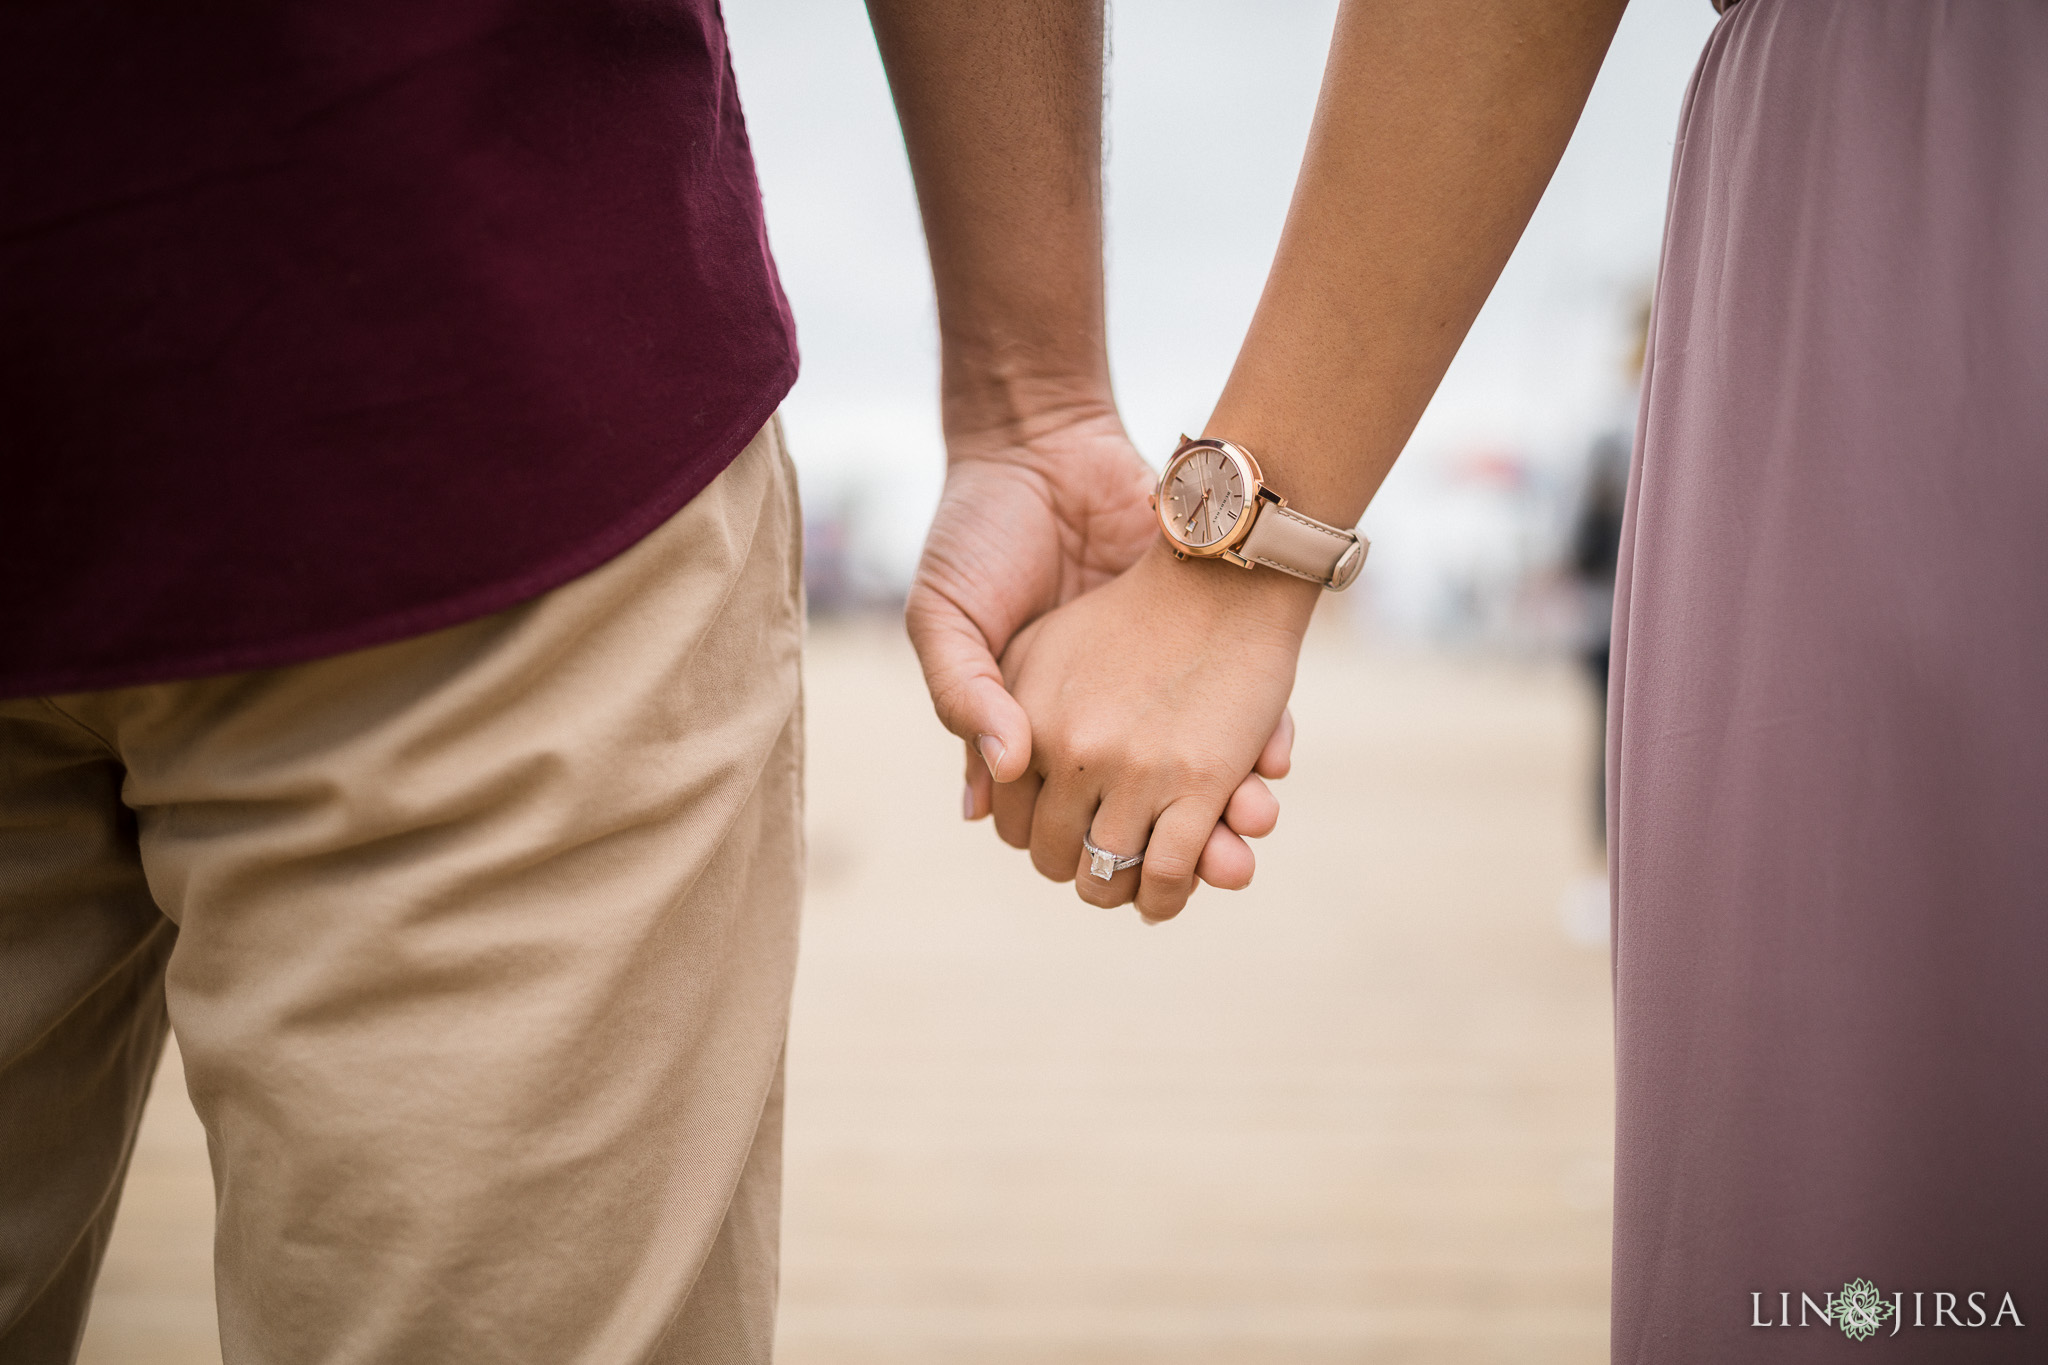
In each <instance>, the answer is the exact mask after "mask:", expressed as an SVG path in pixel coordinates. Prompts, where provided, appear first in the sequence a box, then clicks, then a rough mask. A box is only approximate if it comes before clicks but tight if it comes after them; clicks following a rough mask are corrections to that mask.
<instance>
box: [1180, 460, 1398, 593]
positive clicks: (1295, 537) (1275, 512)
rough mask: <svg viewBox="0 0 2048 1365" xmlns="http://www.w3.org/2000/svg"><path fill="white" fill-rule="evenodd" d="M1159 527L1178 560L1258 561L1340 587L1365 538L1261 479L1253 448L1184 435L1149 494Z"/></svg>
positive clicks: (1353, 574) (1247, 564)
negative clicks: (1310, 512)
mask: <svg viewBox="0 0 2048 1365" xmlns="http://www.w3.org/2000/svg"><path fill="white" fill-rule="evenodd" d="M1152 509H1153V511H1155V512H1157V513H1158V514H1159V529H1160V530H1162V531H1164V532H1165V533H1166V541H1167V544H1169V545H1171V546H1172V547H1173V554H1174V558H1176V559H1220V560H1223V561H1224V562H1225V563H1229V564H1235V565H1237V566H1238V567H1239V568H1241V569H1249V568H1251V567H1252V566H1254V565H1257V564H1263V565H1265V566H1266V567H1267V568H1269V569H1278V570H1280V572H1282V573H1291V574H1293V575H1294V576H1295V577H1296V578H1306V579H1308V580H1309V581H1310V582H1311V583H1320V584H1322V585H1323V586H1324V587H1326V588H1329V589H1330V590H1331V591H1333V592H1341V591H1342V590H1343V589H1345V588H1348V587H1350V586H1351V584H1352V583H1353V582H1354V581H1356V580H1357V578H1358V571H1359V570H1360V569H1361V568H1363V567H1365V554H1366V551H1367V550H1369V549H1371V548H1372V547H1371V544H1370V542H1368V541H1367V540H1366V539H1365V537H1363V536H1361V535H1359V534H1358V532H1356V531H1342V530H1339V529H1338V528H1336V527H1335V526H1326V525H1324V524H1323V523H1322V522H1320V521H1317V520H1316V519H1315V518H1313V517H1305V516H1303V515H1302V514H1301V513H1299V512H1297V511H1295V510H1294V509H1293V508H1292V507H1289V506H1288V505H1287V499H1285V498H1283V497H1281V496H1280V495H1279V494H1278V493H1275V492H1274V491H1273V490H1272V489H1270V488H1268V487H1267V486H1266V480H1265V477H1264V476H1263V475H1262V474H1260V473H1259V465H1258V461H1256V460H1254V459H1253V458H1252V453H1251V451H1249V450H1247V449H1245V448H1244V447H1243V446H1241V445H1237V444H1234V443H1233V442H1230V441H1218V440H1211V439H1208V438H1206V437H1205V438H1204V439H1202V440H1199V441H1197V440H1191V439H1190V438H1189V437H1187V436H1185V435H1183V436H1182V437H1181V438H1180V445H1179V446H1177V447H1176V448H1175V449H1174V452H1173V457H1172V458H1171V459H1169V460H1168V461H1167V462H1166V472H1165V473H1163V474H1161V475H1160V476H1159V488H1158V490H1157V491H1156V492H1154V493H1153V494H1152Z"/></svg>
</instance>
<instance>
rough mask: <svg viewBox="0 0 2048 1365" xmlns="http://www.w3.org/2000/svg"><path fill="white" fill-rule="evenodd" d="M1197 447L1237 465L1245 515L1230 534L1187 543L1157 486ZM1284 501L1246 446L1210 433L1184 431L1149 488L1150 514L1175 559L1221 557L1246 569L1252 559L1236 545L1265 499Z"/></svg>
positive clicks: (1242, 540) (1171, 475)
mask: <svg viewBox="0 0 2048 1365" xmlns="http://www.w3.org/2000/svg"><path fill="white" fill-rule="evenodd" d="M1198 450H1214V451H1217V452H1218V453H1220V454H1221V455H1222V456H1223V457H1224V458H1225V459H1227V460H1229V461H1230V462H1231V463H1232V464H1234V465H1236V466H1237V472H1238V474H1239V475H1240V476H1241V477H1242V478H1243V479H1244V486H1245V490H1246V491H1245V498H1244V515H1243V516H1241V517H1239V518H1238V519H1237V524H1236V525H1235V526H1233V527H1231V528H1230V534H1229V535H1227V536H1225V537H1223V539H1221V540H1219V541H1217V542H1216V543H1214V544H1213V545H1194V544H1190V543H1189V542H1188V541H1186V540H1185V539H1183V538H1182V537H1181V536H1180V535H1178V534H1176V533H1175V531H1174V527H1173V519H1172V518H1171V517H1169V516H1167V515H1166V509H1165V508H1164V507H1162V506H1161V505H1160V501H1159V490H1160V489H1162V488H1165V487H1166V485H1167V481H1168V480H1169V479H1171V478H1172V477H1173V471H1174V469H1175V467H1176V466H1178V465H1179V464H1180V463H1181V462H1182V461H1183V460H1185V459H1186V458H1187V457H1188V456H1190V455H1192V454H1193V453H1194V452H1196V451H1198ZM1285 501H1286V500H1285V499H1284V498H1282V497H1280V495H1279V494H1277V493H1275V492H1273V491H1272V490H1271V489H1269V488H1267V487H1266V478H1265V475H1263V474H1261V473H1260V472H1259V462H1258V461H1257V460H1255V459H1253V458H1252V453H1251V452H1250V451H1249V450H1246V449H1245V448H1244V447H1243V446H1241V445H1237V444H1235V443H1233V442H1230V441H1221V440H1216V439H1214V438H1212V437H1203V438H1202V439H1200V440H1196V439H1194V438H1193V437H1191V436H1188V435H1187V434H1185V433H1183V434H1182V435H1181V438H1180V444H1179V445H1177V446H1175V447H1174V448H1173V454H1172V455H1170V456H1168V457H1167V461H1166V468H1165V469H1163V470H1161V471H1160V474H1159V482H1158V484H1157V486H1155V487H1154V488H1153V490H1152V515H1153V516H1154V517H1155V518H1156V519H1157V520H1158V522H1159V530H1160V532H1161V533H1162V534H1163V535H1164V536H1165V537H1166V543H1167V544H1168V545H1170V546H1172V547H1173V553H1174V557H1175V558H1176V559H1220V560H1223V561H1224V562H1225V563H1229V564H1235V565H1237V567H1238V568H1240V569H1249V568H1251V567H1252V562H1251V561H1250V560H1249V559H1246V558H1245V557H1244V556H1243V555H1240V554H1239V553H1237V547H1238V546H1240V545H1242V544H1244V542H1245V538H1246V537H1248V536H1250V535H1251V533H1252V524H1253V523H1254V522H1256V521H1257V520H1258V519H1259V513H1260V510H1261V509H1262V508H1263V506H1264V505H1265V504H1266V503H1269V502H1271V503H1281V504H1284V503H1285Z"/></svg>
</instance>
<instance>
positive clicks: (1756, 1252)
mask: <svg viewBox="0 0 2048 1365" xmlns="http://www.w3.org/2000/svg"><path fill="white" fill-rule="evenodd" d="M1658 2H1659V3H1662V2H1664V0H1658ZM1614 640H1615V646H1614V663H1613V670H1614V671H1613V704H1612V707H1611V713H1610V719H1609V724H1610V727H1611V728H1610V734H1609V754H1610V758H1609V763H1610V771H1609V791H1610V793H1611V794H1612V795H1611V797H1610V803H1611V804H1610V810H1609V820H1610V827H1611V829H1612V830H1613V832H1614V833H1613V841H1612V848H1613V865H1614V887H1615V902H1614V903H1615V936H1614V972H1615V995H1616V1028H1617V1069H1618V1077H1617V1083H1618V1133H1617V1168H1616V1176H1615V1244H1614V1335H1613V1358H1614V1359H1615V1360H1616V1361H1618V1362H1630V1363H1631V1365H1634V1363H1635V1362H1642V1363H1643V1365H1686V1363H1690V1362H1699V1363H1700V1365H1708V1363H1709V1362H1711V1363H1712V1365H1727V1363H1728V1362H1736V1361H1781V1360H1784V1361H1791V1360H1797V1361H1807V1360H1836V1359H1840V1360H1845V1361H1864V1362H1869V1361H1877V1360H1880V1359H1882V1360H1891V1361H1902V1362H1903V1361H1911V1362H1915V1363H1916V1365H1917V1363H1918V1362H1924V1361H1943V1360H1950V1359H1955V1360H1969V1361H1973V1362H1983V1361H2021V1360H2025V1361H2037V1362H2038V1361H2048V0H1952V2H1951V3H1941V0H1743V3H1741V4H1740V5H1737V6H1735V7H1734V8H1732V9H1730V10H1729V11H1728V13H1727V14H1726V15H1725V16H1724V17H1723V18H1722V20H1721V22H1720V25H1719V27H1718V28H1717V29H1716V31H1715V32H1714V35H1713V37H1712V39H1711V41H1710V42H1709V44H1708V46H1707V50H1706V53H1705V55H1704V56H1703V58H1702V59H1701V62H1700V65H1699V69H1698V71H1697V74H1696V75H1695V77H1694V81H1693V86H1692V89H1691V91H1690V93H1689V94H1688V96H1687V99H1686V104H1685V109H1684V113H1683V115H1682V123H1681V126H1680V132H1679V139H1678V145H1677V157H1676V164H1675V167H1674V170H1673V178H1672V190H1671V208H1670V219H1669V226H1668V228H1667V237H1666V242H1665V251H1664V261H1663V265H1662V268H1661V273H1660V277H1659V284H1658V293H1657V305H1656V312H1655V317H1654V319H1653V322H1652V339H1651V353H1650V361H1649V366H1648V371H1647V380H1646V385H1645V394H1644V400H1643V409H1642V419H1641V427H1640V430H1639V433H1638V439H1637V443H1636V457H1635V467H1634V469H1633V471H1632V474H1631V478H1630V491H1629V511H1628V515H1627V523H1626V526H1625V529H1624V532H1623V548H1622V559H1621V565H1620V584H1619V592H1618V597H1617V601H1616V607H1615V634H1614ZM1855 1279H1862V1280H1866V1281H1868V1282H1869V1283H1871V1284H1873V1285H1874V1286H1875V1287H1876V1289H1877V1290H1878V1292H1879V1294H1880V1295H1881V1296H1882V1298H1883V1300H1884V1302H1886V1303H1887V1304H1889V1303H1890V1302H1892V1296H1893V1295H1894V1294H1895V1293H1897V1294H1903V1295H1904V1298H1903V1300H1901V1301H1900V1302H1901V1308H1902V1311H1903V1317H1904V1326H1903V1328H1901V1329H1900V1330H1899V1332H1898V1335H1897V1336H1893V1335H1892V1330H1893V1326H1894V1321H1895V1319H1886V1320H1884V1321H1883V1322H1882V1324H1881V1326H1880V1328H1879V1335H1878V1336H1877V1337H1875V1338H1874V1339H1870V1340H1857V1339H1853V1338H1851V1337H1850V1336H1848V1335H1845V1334H1844V1333H1843V1332H1842V1331H1840V1330H1837V1329H1836V1328H1833V1327H1829V1326H1825V1325H1823V1324H1821V1322H1820V1321H1819V1319H1818V1318H1817V1316H1816V1315H1815V1314H1814V1313H1813V1312H1812V1311H1811V1310H1808V1313H1807V1318H1808V1323H1809V1325H1808V1326H1806V1327H1804V1328H1802V1327H1800V1326H1799V1325H1798V1322H1799V1314H1800V1310H1801V1297H1800V1296H1801V1293H1802V1292H1804V1293H1805V1294H1807V1295H1809V1296H1810V1297H1811V1299H1812V1300H1813V1303H1814V1304H1815V1305H1817V1306H1825V1305H1826V1302H1827V1300H1826V1297H1825V1295H1826V1294H1827V1293H1828V1292H1834V1293H1836V1294H1840V1293H1841V1291H1842V1289H1843V1287H1844V1285H1845V1284H1847V1283H1848V1282H1849V1281H1851V1280H1855ZM1972 1291H1983V1293H1984V1295H1985V1297H1984V1298H1982V1299H1980V1300H1979V1301H1978V1303H1979V1304H1980V1305H1981V1306H1982V1308H1983V1310H1984V1315H1985V1323H1984V1325H1983V1326H1981V1327H1972V1326H1969V1325H1968V1324H1969V1323H1970V1322H1971V1320H1972V1319H1973V1318H1974V1317H1975V1316H1976V1314H1975V1313H1974V1312H1973V1310H1972V1308H1971V1304H1970V1300H1969V1299H1968V1297H1967V1296H1968V1294H1969V1293H1970V1292H1972ZM1788 1293H1789V1306H1790V1310H1791V1312H1790V1318H1791V1321H1792V1325H1791V1326H1789V1327H1782V1326H1776V1325H1773V1326H1771V1327H1767V1328H1763V1327H1756V1326H1753V1325H1752V1323H1753V1321H1755V1320H1756V1318H1757V1316H1758V1314H1759V1309H1760V1310H1761V1316H1762V1317H1763V1318H1764V1319H1765V1320H1767V1321H1769V1322H1771V1323H1773V1324H1776V1323H1777V1322H1778V1321H1779V1320H1780V1318H1781V1316H1784V1314H1783V1313H1782V1312H1781V1307H1782V1305H1783V1304H1785V1303H1786V1302H1787V1301H1786V1300H1781V1298H1780V1295H1781V1294H1788ZM1916 1293H1918V1294H1920V1295H1921V1296H1922V1297H1921V1298H1920V1299H1919V1300H1918V1301H1917V1309H1918V1312H1919V1314H1920V1317H1921V1321H1922V1323H1923V1324H1924V1325H1922V1326H1919V1327H1916V1326H1914V1321H1913V1320H1914V1315H1915V1312H1916V1300H1915V1297H1914V1296H1915V1294H1916ZM1937 1293H1950V1294H1956V1295H1958V1296H1959V1297H1958V1299H1957V1300H1956V1301H1955V1308H1954V1310H1953V1312H1952V1316H1953V1317H1954V1318H1955V1320H1956V1322H1960V1323H1962V1324H1964V1325H1962V1326H1957V1325H1955V1324H1954V1323H1951V1322H1949V1321H1943V1322H1942V1324H1941V1326H1940V1327H1939V1328H1937V1327H1935V1326H1933V1325H1932V1319H1933V1318H1934V1316H1935V1310H1936V1309H1937V1308H1938V1307H1940V1306H1941V1304H1940V1301H1939V1300H1937V1299H1936V1298H1935V1297H1934V1296H1935V1295H1936V1294H1937ZM2006 1294H2010V1295H2012V1298H2013V1307H2014V1310H2015V1311H2016V1313H2017V1314H2018V1316H2019V1318H2020V1319H2021V1321H2022V1322H2023V1323H2024V1326H2023V1327H2014V1326H2013V1325H2012V1322H2011V1319H2010V1318H2009V1317H2008V1318H2007V1319H2006V1320H2005V1321H2004V1322H2002V1323H2000V1324H1999V1325H1996V1326H1994V1325H1992V1323H1991V1321H1990V1319H1991V1316H1992V1315H1993V1314H1996V1313H1998V1311H1999V1310H2000V1308H2001V1307H2003V1296H2004V1295H2006ZM1752 1295H1761V1298H1752Z"/></svg>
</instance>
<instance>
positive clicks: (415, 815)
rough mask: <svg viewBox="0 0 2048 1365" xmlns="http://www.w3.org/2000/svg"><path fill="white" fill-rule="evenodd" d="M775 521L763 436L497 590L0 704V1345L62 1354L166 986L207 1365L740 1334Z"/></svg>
mask: <svg viewBox="0 0 2048 1365" xmlns="http://www.w3.org/2000/svg"><path fill="white" fill-rule="evenodd" d="M798 543H799V531H798V513H797V506H796V490H795V482H794V477H793V475H792V473H791V471H790V468H789V465H788V461H787V459H786V457H785V456H784V454H783V451H782V448H781V443H780V439H779V435H778V430H777V427H776V425H775V424H774V423H771V424H770V426H769V428H768V429H766V430H764V431H763V432H762V433H761V435H760V436H758V437H757V438H756V439H755V440H754V442H753V443H752V444H751V445H749V446H748V447H747V449H746V451H745V452H744V453H743V454H742V455H741V456H740V458H739V460H738V461H737V462H736V463H735V464H734V465H733V466H732V467H731V468H730V469H729V470H728V471H727V472H726V473H725V474H724V475H722V476H721V477H720V478H719V479H718V480H717V481H716V482H714V483H713V484H712V486H711V487H710V488H709V489H708V490H706V491H705V492H704V493H703V494H701V495H700V496H699V497H698V498H697V499H696V500H695V501H694V502H692V503H691V504H690V505H689V506H688V507H687V508H685V509H684V510H683V511H682V512H681V513H679V514H678V515H677V516H676V517H675V518H673V519H672V520H671V521H669V522H668V523H667V524H666V525H665V526H663V527H662V528H661V529H659V530H657V531H656V532H654V533H653V534H652V535H650V536H649V537H648V538H647V539H646V540H644V541H643V542H641V543H640V544H639V545H637V546H635V547H634V548H633V549H631V550H629V551H627V552H626V553H625V554H623V555H621V556H620V557H619V558H617V559H615V560H613V561H612V562H611V563H609V564H607V565H605V566H604V567H602V568H600V569H598V570H596V571H594V572H592V573H590V574H588V575H586V576H585V577H583V578H580V579H578V580H576V581H575V582H573V583H570V584H568V585H566V586H564V587H562V588H559V589H557V590H555V591H554V592H551V593H548V594H547V595H546V596H544V597H541V598H539V599H537V600H535V601H533V602H529V603H527V604H525V605H523V606H520V607H517V608H514V609H512V610H510V611H506V612H502V613H500V614H498V615H495V616H491V617H488V618H486V619H484V620H480V621H476V622H472V623H470V624H468V625H464V626H459V627H456V628H454V629H451V630H444V631H440V632H437V633H435V634H432V635H427V636H422V637H419V638H417V639H412V640H407V641H403V642H401V643H398V644H394V645H388V646H384V647H381V648H377V649H370V650H364V651H361V652H358V653H354V654H348V655H343V656H340V657H336V658H331V659H324V660H321V661H319V662H316V663H311V664H305V665H301V666H298V667H293V668H285V669H278V670H274V671H268V672H258V673H247V674H239V675H235V676H229V677H217V678H205V679H201V680H198V681H193V682H178V683H168V684H162V685H156V686H146V687H133V688H123V689H118V690H114V691H108V692H97V693H91V694H85V695H78V696H62V697H45V698H30V699H25V700H13V701H0V1361H6V1362H9V1363H10V1365H13V1363H15V1362H41V1361H59V1362H61V1361H66V1360H69V1359H70V1358H71V1357H72V1355H73V1354H74V1352H75V1351H76V1348H77V1342H78V1338H79V1334H80V1331H81V1329H82V1325H83V1320H84V1317H85V1313H86V1308H87V1304H88V1301H89V1298H90V1295H91V1291H92V1282H93V1277H94V1274H95V1272H96V1271H97V1269H98V1265H99V1260H100V1256H101V1252H102V1251H103V1249H104V1247H105V1245H106V1241H107V1235H108V1232H109V1229H110V1227H111V1225H112V1223H113V1218H114V1209H115V1204H116V1201H117V1199H118V1197H119V1194H120V1186H121V1179H122V1176H123V1173H124V1171H125V1169H126V1166H127V1161H128V1154H129V1150H130V1146H131V1144H132V1142H133V1139H134V1134H135V1128H136V1122H137V1119H138V1117H139V1115H140V1112H141V1109H142V1102H143V1097H144V1094H145V1092H146V1091H147V1090H148V1087H149V1082H150V1076H151V1073H152V1071H153V1069H154V1068H155V1065H156V1062H157V1059H158V1056H159V1054H160V1051H161V1049H162V1046H163V1040H164V1030H165V1027H166V1021H167V1013H166V1007H168V1025H169V1027H171V1028H174V1029H176V1031H177V1036H178V1041H179V1045H180V1047H181V1049H182V1051H183V1054H184V1059H185V1072H186V1080H187V1082H188V1084H189V1086H190V1088H191V1092H192V1100H193V1103H194V1105H195V1106H196V1107H197V1109H198V1111H199V1116H200V1118H201V1119H202V1120H203V1121H204V1123H205V1125H206V1131H207V1136H208V1146H209V1148H210V1150H211V1153H212V1160H213V1174H214V1181H215V1185H216V1189H217V1193H218V1198H217V1207H218V1213H219V1218H218V1232H217V1239H216V1249H215V1260H216V1265H217V1269H218V1280H219V1293H220V1323H221V1340H222V1347H223V1354H224V1356H225V1358H226V1361H227V1362H228V1365H245V1363H248V1362H279V1363H280V1365H282V1363H284V1362H289V1363H290V1365H304V1363H305V1362H335V1363H337V1365H338V1363H339V1362H388V1363H389V1365H443V1363H444V1362H466V1361H479V1362H481V1361H489V1362H514V1361H533V1362H548V1363H549V1365H561V1363H564V1362H590V1365H599V1363H600V1362H601V1363H602V1365H619V1363H620V1362H637V1361H691V1362H696V1361H705V1362H720V1363H721V1365H723V1362H734V1361H739V1362H744V1361H758V1360H766V1359H767V1358H768V1356H769V1353H770V1346H771V1337H772V1330H773V1318H774V1306H775V1286H776V1238H777V1224H778V1216H779V1209H778V1182H779V1175H780V1172H779V1162H780V1140H781V1134H780V1119H781V1056H782V1045H783V1037H784V1031H785V1024H786V1020H787V1012H788V1005H789V994H790V983H791V975H792V971H793V969H794V964H795V957H796V927H797V906H798V900H799V896H800V891H801V884H800V883H801V871H800V867H801V839H802V836H801V830H800V823H799V808H800V803H801V799H802V791H801V781H802V779H801V740H802V733H801V729H802V720H801V717H802V708H801V699H800V693H799V681H798V660H799V652H800V645H801V632H802V600H801V599H802V589H801V580H800V574H799V568H798V562H797V545H798Z"/></svg>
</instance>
